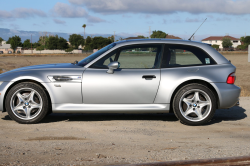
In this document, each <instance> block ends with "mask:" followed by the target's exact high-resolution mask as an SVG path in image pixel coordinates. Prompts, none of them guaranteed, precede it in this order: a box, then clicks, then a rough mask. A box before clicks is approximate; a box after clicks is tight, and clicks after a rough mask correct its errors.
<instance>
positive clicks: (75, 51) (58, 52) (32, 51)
mask: <svg viewBox="0 0 250 166" xmlns="http://www.w3.org/2000/svg"><path fill="white" fill-rule="evenodd" d="M21 53H22V54H71V53H72V54H82V53H93V50H89V51H84V50H73V51H71V52H66V51H65V50H41V51H38V50H22V51H21Z"/></svg>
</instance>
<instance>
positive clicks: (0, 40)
mask: <svg viewBox="0 0 250 166" xmlns="http://www.w3.org/2000/svg"><path fill="white" fill-rule="evenodd" d="M2 41H3V38H1V37H0V45H1V44H2Z"/></svg>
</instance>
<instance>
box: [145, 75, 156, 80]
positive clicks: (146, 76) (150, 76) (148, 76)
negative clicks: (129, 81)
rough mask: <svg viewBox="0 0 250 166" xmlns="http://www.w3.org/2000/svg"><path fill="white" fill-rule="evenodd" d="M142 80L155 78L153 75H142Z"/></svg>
mask: <svg viewBox="0 0 250 166" xmlns="http://www.w3.org/2000/svg"><path fill="white" fill-rule="evenodd" d="M142 78H145V79H151V78H156V76H155V75H143V76H142Z"/></svg>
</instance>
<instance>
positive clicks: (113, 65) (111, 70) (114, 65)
mask: <svg viewBox="0 0 250 166" xmlns="http://www.w3.org/2000/svg"><path fill="white" fill-rule="evenodd" d="M118 67H120V63H119V62H111V63H110V64H108V68H109V70H108V71H107V73H109V74H113V73H114V70H115V69H118Z"/></svg>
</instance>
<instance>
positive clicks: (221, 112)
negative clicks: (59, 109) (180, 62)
mask: <svg viewBox="0 0 250 166" xmlns="http://www.w3.org/2000/svg"><path fill="white" fill-rule="evenodd" d="M245 111H246V110H245V109H244V108H242V107H239V106H235V107H232V108H230V109H218V110H216V113H215V115H214V117H213V119H212V120H211V121H210V122H209V123H207V124H205V125H212V124H215V123H220V122H222V121H238V120H241V119H244V118H246V117H247V115H246V114H245ZM2 119H3V120H12V119H11V118H10V117H9V116H8V115H6V116H5V117H4V118H2ZM113 120H138V121H141V120H151V121H167V122H174V121H178V119H177V118H176V116H175V115H174V114H173V113H164V114H149V113H148V114H120V113H98V114H97V113H93V114H90V113H86V114H70V113H63V114H59V113H58V114H53V113H52V114H50V115H48V116H46V117H45V118H44V119H43V120H42V121H41V122H39V123H54V122H60V121H79V122H81V121H113Z"/></svg>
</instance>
